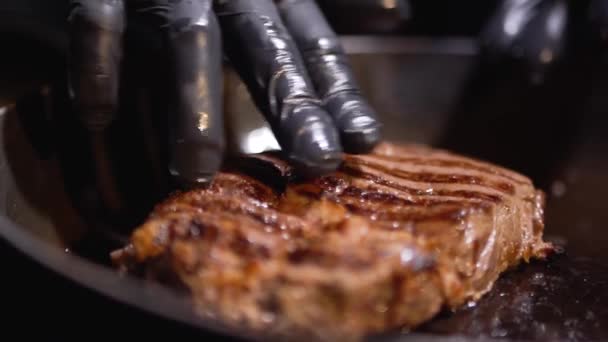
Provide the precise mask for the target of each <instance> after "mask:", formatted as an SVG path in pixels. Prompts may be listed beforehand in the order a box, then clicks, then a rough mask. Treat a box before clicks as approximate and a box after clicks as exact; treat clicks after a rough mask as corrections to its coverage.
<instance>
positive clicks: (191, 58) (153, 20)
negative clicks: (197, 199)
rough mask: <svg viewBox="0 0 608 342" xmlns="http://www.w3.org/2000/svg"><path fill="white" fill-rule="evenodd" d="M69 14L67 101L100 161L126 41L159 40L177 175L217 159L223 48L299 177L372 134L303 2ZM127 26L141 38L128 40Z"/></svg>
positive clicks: (136, 4) (131, 4) (109, 0)
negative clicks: (167, 77) (69, 96)
mask: <svg viewBox="0 0 608 342" xmlns="http://www.w3.org/2000/svg"><path fill="white" fill-rule="evenodd" d="M69 22H70V64H69V72H70V83H71V89H72V92H73V95H74V103H75V105H76V108H77V111H78V112H79V113H80V116H81V118H82V122H83V123H84V124H85V126H86V127H87V129H88V130H89V131H90V133H91V135H92V136H93V141H94V145H95V146H97V147H96V148H95V151H96V152H95V153H97V154H99V155H100V157H99V160H100V164H104V161H103V160H105V157H104V156H103V154H104V145H105V144H106V143H107V142H104V141H103V140H104V130H105V129H106V128H107V127H108V125H110V123H111V122H112V121H113V120H114V118H115V115H116V112H117V107H118V105H119V102H120V101H119V100H120V99H119V94H120V91H119V90H120V86H121V84H120V75H121V72H122V71H123V70H122V69H121V68H122V67H123V57H124V51H126V49H129V46H128V44H133V43H134V44H139V43H141V44H157V43H158V42H160V43H158V44H162V46H163V49H164V51H167V52H168V56H169V57H170V58H168V59H167V61H168V63H170V69H171V70H172V75H173V77H172V78H171V79H170V80H169V82H170V85H171V87H170V88H168V89H172V91H170V92H169V94H167V96H170V98H171V101H170V103H172V107H171V109H170V113H169V118H170V120H169V130H170V137H171V138H170V142H169V143H170V146H171V148H170V151H171V156H170V160H171V161H170V170H171V173H172V174H173V175H174V176H175V177H176V178H177V179H179V180H181V181H183V182H185V183H189V184H192V183H204V182H207V181H208V180H209V179H210V178H212V177H213V175H214V173H215V172H216V171H217V170H218V168H219V167H220V165H221V161H222V155H223V152H224V134H223V128H224V127H223V120H222V106H221V101H222V99H221V67H222V64H221V57H222V51H225V53H226V55H227V57H228V59H229V60H230V62H231V63H232V64H233V65H234V66H235V68H236V70H237V71H238V72H239V74H240V76H241V78H242V79H243V81H244V82H245V84H246V85H247V87H248V89H249V91H250V93H251V95H252V97H253V99H254V101H255V103H256V104H257V106H258V107H259V108H260V110H261V112H262V113H263V114H265V116H266V118H267V120H268V121H269V123H270V125H271V126H272V128H273V130H274V132H275V135H276V137H277V139H278V141H279V143H280V145H281V149H282V151H283V152H284V153H285V156H286V157H288V158H289V159H290V160H291V161H292V162H293V163H294V164H295V165H296V166H297V167H298V170H299V171H300V172H301V173H302V174H304V175H306V176H315V175H319V174H323V173H325V172H329V171H332V170H334V169H336V167H337V166H338V165H339V163H340V162H341V153H342V152H343V151H346V152H351V153H363V152H367V151H369V150H370V149H371V148H372V147H373V146H375V145H376V144H377V143H378V141H379V140H380V123H379V122H378V120H377V118H376V115H375V113H374V111H373V109H372V108H370V106H369V105H368V104H367V102H366V101H365V99H364V98H363V97H362V96H361V94H360V91H359V88H358V86H357V84H356V83H355V80H354V78H353V75H352V71H351V68H350V66H349V65H348V63H347V61H346V57H345V55H344V52H343V50H342V48H341V47H340V44H339V42H338V39H337V37H336V35H335V34H334V33H333V32H332V30H331V29H330V26H329V25H328V23H327V22H326V20H325V19H324V17H323V15H322V13H321V11H320V10H319V8H318V7H317V5H316V3H315V2H314V1H312V0H299V1H298V0H284V1H278V2H277V3H276V4H275V3H273V2H272V1H271V0H218V1H215V2H214V3H213V4H212V1H211V0H72V1H71V8H70V16H69ZM218 23H219V25H218ZM142 27H145V28H142ZM131 28H133V30H134V31H138V32H145V34H141V33H137V34H135V35H134V37H135V39H132V40H131V39H129V40H127V39H125V37H126V36H127V35H126V33H127V32H129V30H130V29H131ZM220 28H221V36H220ZM157 38H158V39H157ZM222 38H223V39H222ZM127 43H128V44H127ZM222 45H223V46H222ZM223 48H224V49H223ZM139 58H144V59H145V56H144V57H141V56H140V57H139ZM142 62H143V61H142ZM149 72H150V73H154V72H156V71H155V70H149ZM96 158H97V157H96ZM101 169H103V167H101Z"/></svg>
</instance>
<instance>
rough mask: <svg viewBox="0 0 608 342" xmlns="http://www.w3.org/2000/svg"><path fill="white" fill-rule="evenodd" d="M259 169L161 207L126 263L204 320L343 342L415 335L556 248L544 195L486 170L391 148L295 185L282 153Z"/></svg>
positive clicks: (444, 156) (435, 154) (226, 176)
mask: <svg viewBox="0 0 608 342" xmlns="http://www.w3.org/2000/svg"><path fill="white" fill-rule="evenodd" d="M248 161H249V162H250V163H248V164H247V163H246V164H242V165H241V166H240V168H239V169H238V170H239V172H232V171H225V172H222V173H220V174H219V175H218V176H217V178H216V180H215V181H214V182H213V184H212V185H211V186H210V187H209V188H207V189H201V190H195V191H191V192H187V193H181V194H177V195H175V196H173V197H172V198H170V199H168V200H167V201H166V202H164V203H162V204H160V205H159V206H158V207H157V208H156V209H155V210H154V212H153V213H152V214H151V216H150V217H149V219H148V220H147V221H146V222H145V223H144V224H143V225H142V226H141V227H139V228H138V229H136V230H135V232H134V233H133V235H132V239H131V244H130V245H129V246H127V247H126V248H125V249H122V250H120V251H117V252H115V253H114V254H113V258H114V260H115V261H116V262H117V264H119V265H122V266H123V267H124V268H125V269H127V270H132V269H133V268H134V267H139V268H143V269H144V270H146V271H147V273H148V276H150V277H155V278H156V279H159V280H162V279H178V280H179V282H180V283H181V284H182V285H185V288H186V289H188V290H189V292H190V293H191V296H192V298H193V301H194V303H195V304H194V307H195V308H196V310H197V311H198V312H199V313H200V314H203V315H209V314H210V315H213V316H215V317H220V318H221V319H223V320H225V321H227V322H231V323H234V324H243V325H245V326H247V327H249V328H253V329H260V330H263V331H266V332H268V331H277V332H296V331H297V332H300V333H310V334H314V336H315V337H331V338H336V337H337V336H339V337H340V338H344V337H359V336H362V335H365V334H369V333H376V332H383V331H386V330H387V329H393V328H398V327H415V326H417V325H419V324H420V323H422V322H425V321H427V320H429V319H431V318H432V317H433V316H434V315H435V314H437V313H438V311H439V310H440V309H441V308H442V307H449V308H455V307H458V306H460V305H462V304H463V303H465V302H467V301H470V300H476V299H478V298H479V297H480V296H482V295H483V294H484V293H486V292H487V291H489V290H490V289H491V287H492V285H493V283H494V281H495V280H496V279H497V277H498V276H499V275H500V273H501V272H503V271H505V270H507V269H508V268H509V267H512V266H514V265H517V264H519V263H521V262H522V261H523V262H527V261H528V260H530V259H531V258H543V257H545V256H546V255H547V253H548V252H549V251H551V249H552V246H551V245H550V244H548V243H545V242H544V241H543V239H542V233H543V207H544V198H543V194H542V193H541V192H540V191H538V190H536V189H535V188H534V186H533V184H532V183H531V181H530V180H529V179H527V178H526V177H524V176H522V175H520V174H518V173H515V172H513V171H510V170H506V169H504V168H500V167H497V166H495V165H491V164H488V163H485V162H481V161H477V160H473V159H470V158H465V157H462V156H458V155H454V154H452V153H449V152H446V151H441V150H435V149H430V148H427V147H423V146H413V145H407V146H401V145H394V144H389V143H384V144H382V145H380V146H378V147H377V148H376V149H375V151H373V153H370V154H368V155H346V156H345V161H344V163H343V165H342V166H341V168H340V169H339V171H338V172H336V173H334V174H331V175H328V176H324V177H320V178H318V179H314V180H307V181H297V180H289V167H288V166H287V165H285V164H284V163H282V162H281V161H279V160H276V159H274V158H272V157H268V156H257V157H251V159H248ZM247 165H249V166H252V165H257V166H258V168H253V167H248V166H247ZM253 170H256V171H253ZM246 171H248V172H246ZM281 183H283V184H282V186H281ZM266 184H273V186H272V187H271V186H268V185H266Z"/></svg>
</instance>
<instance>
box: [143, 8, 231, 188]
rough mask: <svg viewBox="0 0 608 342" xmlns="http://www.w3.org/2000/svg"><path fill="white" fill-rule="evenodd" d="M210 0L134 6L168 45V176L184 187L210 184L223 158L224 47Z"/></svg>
mask: <svg viewBox="0 0 608 342" xmlns="http://www.w3.org/2000/svg"><path fill="white" fill-rule="evenodd" d="M211 1H212V0H198V1H171V0H134V1H133V5H134V10H133V11H134V13H135V14H134V16H135V17H136V19H135V20H136V21H137V22H139V23H143V24H142V25H151V26H157V27H158V28H159V29H160V31H159V32H160V34H161V35H163V39H162V40H163V41H164V42H165V43H166V46H165V48H166V52H167V56H168V59H167V61H168V63H169V64H170V65H169V66H168V73H169V75H170V76H169V83H170V84H169V85H167V87H164V88H165V89H167V90H168V94H166V95H167V96H168V98H169V101H168V102H169V104H170V105H169V113H168V116H169V118H168V123H169V153H170V156H169V157H170V161H169V163H170V165H169V171H170V173H171V175H172V176H173V177H174V179H175V180H176V181H177V182H178V183H179V185H180V186H183V187H191V186H195V185H200V184H206V183H208V182H209V181H210V180H211V179H212V178H213V176H214V175H215V173H216V172H217V171H218V170H219V168H220V167H221V163H222V159H223V153H224V124H223V117H222V106H221V100H222V95H221V76H222V75H221V72H222V64H221V57H222V47H221V36H220V32H219V26H218V23H217V20H216V18H215V14H214V13H213V8H212V3H211ZM144 32H145V30H144ZM138 39H139V38H138ZM141 39H149V37H148V38H146V37H141ZM149 72H151V73H153V72H155V70H149Z"/></svg>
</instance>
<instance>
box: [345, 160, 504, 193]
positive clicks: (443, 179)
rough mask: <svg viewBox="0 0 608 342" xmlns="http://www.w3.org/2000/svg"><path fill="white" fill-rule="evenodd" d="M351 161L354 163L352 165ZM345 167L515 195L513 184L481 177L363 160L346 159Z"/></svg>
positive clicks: (407, 178) (418, 180) (416, 180)
mask: <svg viewBox="0 0 608 342" xmlns="http://www.w3.org/2000/svg"><path fill="white" fill-rule="evenodd" d="M353 161H356V162H355V163H353ZM346 164H347V165H352V164H354V165H363V166H366V167H369V168H371V169H374V170H377V171H379V172H382V173H384V174H387V175H391V176H394V177H398V178H401V179H405V180H411V181H414V182H418V183H438V184H463V185H478V186H482V187H486V188H490V189H494V190H497V191H500V192H502V193H504V194H507V195H514V194H515V187H514V186H513V184H509V183H505V182H490V181H488V180H486V179H484V178H482V177H477V176H471V175H462V174H451V175H445V174H438V173H430V172H419V173H418V172H409V171H404V170H399V169H394V168H389V167H385V166H382V165H380V164H378V163H374V162H371V161H369V160H365V159H363V158H356V157H348V158H346Z"/></svg>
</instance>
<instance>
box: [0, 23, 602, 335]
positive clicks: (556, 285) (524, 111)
mask: <svg viewBox="0 0 608 342" xmlns="http://www.w3.org/2000/svg"><path fill="white" fill-rule="evenodd" d="M58 32H59V31H58ZM56 37H58V39H57V40H55V42H57V44H58V45H56V46H58V50H57V51H61V44H62V43H61V41H62V40H61V34H60V32H59V33H58V35H57V36H56ZM343 39H344V43H345V46H346V49H347V51H348V52H349V53H350V54H351V56H352V61H353V64H354V67H355V70H356V73H357V76H358V78H359V79H360V81H361V84H362V87H363V90H364V92H365V93H366V95H367V96H368V98H369V99H370V101H371V102H372V104H373V105H374V106H375V107H376V108H377V109H378V110H379V112H380V114H381V116H382V118H383V120H384V121H385V122H386V123H387V125H386V126H387V127H388V129H387V132H386V134H387V138H388V139H390V140H394V141H416V142H422V143H429V144H432V145H436V146H441V147H446V148H450V149H453V150H455V151H457V152H461V153H466V154H470V155H475V156H478V157H483V158H485V159H487V160H490V161H493V162H497V163H500V164H503V165H505V166H508V167H512V168H514V169H517V170H519V171H521V172H525V173H526V174H528V175H530V176H531V177H532V178H533V179H534V181H535V182H536V183H537V184H538V185H539V186H541V187H542V188H543V189H545V190H546V191H547V193H548V194H549V207H548V210H547V234H548V237H549V238H550V239H553V240H555V241H557V242H558V243H560V244H564V245H565V248H564V249H565V251H566V252H565V253H561V254H559V255H557V256H555V257H553V258H552V259H550V260H548V261H546V262H533V263H531V264H529V265H524V266H522V267H520V268H518V269H515V270H512V271H510V272H509V273H507V274H505V275H504V276H503V277H501V279H500V280H499V281H498V282H497V284H496V286H495V288H494V290H493V291H492V292H490V293H489V294H488V295H487V296H486V297H484V298H483V299H482V300H481V301H480V302H479V303H475V304H473V303H471V304H470V305H467V306H465V307H464V308H462V309H461V310H458V311H456V312H445V313H442V314H440V315H439V316H438V317H436V319H434V320H433V321H431V322H429V323H428V324H426V325H425V326H423V327H421V328H419V329H417V330H416V331H414V332H392V333H390V334H387V335H384V336H374V337H371V338H370V339H371V340H413V341H417V340H421V341H422V340H424V341H428V340H436V341H460V340H469V339H477V340H493V339H501V340H505V339H507V340H527V339H541V340H561V339H564V340H593V339H597V340H602V339H606V338H608V309H607V308H608V295H607V291H605V289H606V287H607V286H608V272H607V271H608V267H607V265H608V264H607V263H606V256H607V255H606V254H605V253H606V252H605V249H604V246H605V244H604V243H605V242H607V241H608V240H607V239H608V234H607V233H606V231H605V230H604V229H602V228H604V226H603V225H602V223H604V222H606V219H607V218H606V213H605V210H603V208H602V205H601V204H595V205H594V204H593V203H601V200H600V199H601V195H602V194H604V193H605V190H607V187H608V182H607V181H606V179H605V177H602V175H604V174H606V173H605V172H606V171H608V161H607V159H606V157H605V155H604V153H603V151H604V149H603V148H605V147H606V146H607V145H608V143H607V142H606V138H605V137H604V134H603V131H602V130H601V129H600V128H601V127H604V128H605V127H608V126H607V125H605V124H606V118H605V116H603V115H600V114H601V111H600V110H598V108H608V105H607V104H606V103H605V100H604V102H602V100H603V97H602V96H601V92H599V91H598V89H601V88H602V86H604V85H603V83H602V82H603V80H604V77H603V76H605V75H606V73H605V72H603V70H604V69H603V68H602V67H601V65H599V64H590V63H586V64H582V63H580V60H575V61H573V62H572V65H571V66H570V68H565V70H567V71H565V72H563V73H562V74H559V76H556V79H555V80H553V81H554V82H552V83H551V85H548V86H544V87H542V86H541V87H539V86H530V85H528V84H527V83H525V81H524V80H525V77H518V76H517V75H518V73H517V72H518V69H517V67H516V66H512V65H507V66H502V68H501V69H499V70H502V71H501V72H496V69H491V71H488V69H485V67H484V66H483V65H480V64H478V61H477V49H476V46H475V43H474V41H472V40H469V39H442V40H434V39H433V40H428V39H420V38H402V37H401V38H396V37H392V38H380V37H344V38H343ZM34 40H36V39H34ZM49 56H50V55H49ZM58 60H60V59H58ZM58 63H59V62H58ZM581 65H584V68H582V69H581V67H580V66H581ZM54 67H55V69H59V70H61V64H60V63H59V64H57V65H54ZM43 69H44V70H47V69H45V68H43ZM55 69H52V70H51V71H50V72H48V73H44V74H37V75H29V76H30V77H29V79H28V80H27V81H28V82H27V83H26V84H27V85H28V86H27V87H23V88H20V89H24V90H23V91H20V92H19V93H18V94H14V93H13V94H11V96H10V97H6V96H5V101H4V104H3V107H2V109H0V237H1V239H0V240H1V241H2V244H0V247H1V248H0V252H1V253H8V254H6V255H9V256H10V258H14V259H13V263H15V264H16V265H19V266H13V267H14V268H13V269H14V270H15V273H16V272H26V268H25V266H23V268H22V266H21V265H28V266H27V267H28V268H31V269H35V270H36V271H35V272H46V273H50V274H53V275H54V276H53V277H52V278H51V279H53V281H54V282H57V283H60V284H61V285H59V287H66V288H68V289H70V290H69V291H73V293H63V292H58V293H61V294H62V295H66V296H74V297H73V298H86V300H88V302H87V303H98V302H99V301H104V303H105V306H104V309H103V310H105V311H104V314H102V315H101V316H102V317H104V318H103V319H105V320H108V321H112V320H111V318H110V317H112V316H113V315H118V313H119V312H125V311H124V310H128V311H127V312H128V313H127V314H125V316H119V317H121V318H120V319H115V320H113V321H112V322H113V323H115V324H119V321H121V320H128V323H129V324H128V325H124V322H123V325H122V327H123V329H126V328H127V327H128V328H132V329H134V330H137V333H138V334H139V333H143V331H147V332H149V333H151V334H155V333H158V332H159V331H165V332H166V331H170V332H171V333H174V334H177V332H182V333H183V332H186V331H187V332H188V334H191V335H189V336H207V337H215V338H220V337H223V338H234V339H241V338H246V339H254V340H255V339H261V340H263V339H264V338H265V336H259V335H256V334H254V333H252V332H250V331H244V330H242V329H239V328H235V327H229V326H225V325H223V324H222V322H219V321H217V320H213V319H211V318H204V319H203V318H201V317H198V316H196V315H194V314H193V313H192V310H191V305H190V302H189V300H188V298H187V297H185V296H184V295H183V294H181V293H179V292H177V291H175V290H173V289H169V288H165V287H162V286H160V285H155V284H150V283H147V282H145V281H142V280H140V279H137V278H132V277H125V276H121V275H119V274H118V273H117V272H116V270H114V269H113V268H112V267H110V265H109V263H108V252H109V251H110V250H112V248H115V247H117V246H118V245H119V243H120V240H121V237H123V236H124V231H121V230H118V229H113V227H107V224H106V223H103V220H101V218H99V217H97V218H96V217H95V216H94V215H92V214H91V212H88V211H87V210H86V205H83V203H86V202H87V200H88V199H89V197H94V196H95V195H94V194H91V192H90V189H88V188H87V186H86V185H87V183H86V177H84V176H83V177H81V178H82V179H79V180H76V181H75V180H74V179H72V178H74V177H75V176H74V175H75V174H77V173H78V172H81V173H83V174H86V172H87V169H86V167H85V166H82V165H80V164H78V163H76V164H75V165H70V164H69V163H67V164H66V159H65V155H64V154H62V153H63V152H62V148H64V147H65V145H66V140H67V141H68V143H71V144H73V145H77V143H75V141H77V140H74V141H72V140H69V139H67V138H66V137H69V138H70V139H71V138H74V136H70V135H69V134H63V132H61V129H62V128H61V127H58V126H53V125H54V124H53V122H54V121H53V120H52V119H49V118H56V117H64V116H65V113H66V112H69V108H68V106H66V104H65V101H64V96H63V95H65V94H62V91H61V89H62V85H63V83H62V79H61V76H60V75H58V74H56V73H54V72H53V70H55ZM47 71H48V70H47ZM17 74H19V73H17ZM22 75H25V74H22ZM41 75H44V77H40V76H41ZM590 75H594V76H595V77H590V78H588V77H589V76H590ZM226 76H227V80H228V82H227V88H226V98H227V102H226V103H227V106H226V108H227V109H226V112H227V115H228V119H229V120H228V121H229V122H231V123H232V125H231V126H232V127H231V129H230V130H229V132H230V134H231V137H230V139H229V140H230V141H232V142H233V143H232V145H231V146H232V148H233V149H235V150H239V151H241V152H243V151H244V152H251V151H250V150H249V148H250V147H251V146H252V144H251V143H250V141H251V139H252V138H254V137H257V138H258V139H260V137H262V138H264V139H267V144H266V145H267V146H273V137H272V135H271V134H268V131H267V129H268V128H267V126H266V125H264V123H263V121H262V120H261V116H260V115H259V113H257V111H256V110H255V108H253V106H252V104H251V102H250V101H249V100H248V97H247V95H246V93H245V90H244V87H243V86H242V84H240V83H239V82H238V80H236V79H235V78H234V75H233V74H232V73H231V72H230V71H227V74H226ZM32 79H34V80H36V81H37V82H30V81H31V80H32ZM41 79H42V80H41ZM437 79H440V80H442V82H440V83H438V82H436V80H437ZM581 79H587V81H586V82H581ZM605 79H608V78H605ZM589 80H593V81H589ZM13 81H14V82H17V81H18V78H14V80H13ZM20 81H23V80H20ZM572 82H579V83H576V84H579V85H580V87H579V88H581V89H576V90H572V89H571V88H570V87H569V86H568V85H569V84H572ZM22 83H23V82H22ZM13 84H17V83H13ZM5 88H6V85H5ZM489 89H494V90H495V91H490V90H489ZM566 94H567V96H566ZM560 95H561V96H560ZM7 98H8V100H7ZM62 113H63V114H62ZM243 113H249V115H245V116H244V115H242V114H243ZM251 113H253V114H251ZM574 113H578V115H574ZM581 113H582V114H581ZM62 115H63V116H62ZM236 117H238V118H239V120H234V118H236ZM244 117H245V118H247V120H243V118H244ZM522 118H523V119H522ZM548 118H551V119H552V121H551V122H552V123H551V128H552V130H550V131H548V130H545V133H546V136H545V138H544V139H542V140H540V141H539V137H538V130H539V129H542V128H543V125H545V126H546V125H547V124H546V123H547V120H548ZM521 120H524V121H526V122H527V123H528V125H527V126H521V125H518V124H514V123H513V122H516V123H521ZM41 127H43V128H44V129H41ZM46 130H51V132H45V131H46ZM55 130H57V131H55ZM252 132H257V133H256V134H255V135H252V134H251V133H252ZM261 132H266V133H264V134H261ZM514 132H517V139H516V140H517V141H516V142H514V143H510V144H509V147H508V148H507V147H505V146H504V145H505V143H504V142H505V141H509V142H512V141H514V139H513V138H511V139H508V135H509V134H510V135H511V136H513V134H514ZM58 137H59V138H58ZM61 137H63V139H62V138H61ZM475 137H477V138H476V139H475ZM556 137H560V138H561V139H560V140H559V141H557V140H556ZM74 139H76V138H74ZM258 141H259V140H258ZM479 141H483V142H484V143H483V144H480V143H479ZM556 149H557V150H558V152H556V151H555V150H556ZM74 153H77V152H74ZM68 156H69V154H68ZM70 167H71V168H72V169H71V170H70V169H69V168H70ZM75 169H76V170H77V171H78V172H74V170H75ZM76 178H78V177H76ZM83 179H84V181H83ZM593 196H596V197H595V200H594V197H593ZM581 198H583V199H585V202H581ZM97 219H99V220H97ZM108 232H114V233H115V234H108ZM5 251H6V252H5ZM19 260H22V261H19ZM23 260H25V261H23ZM9 269H10V268H9ZM35 272H34V273H35ZM45 279H46V278H45ZM17 287H19V286H16V288H17ZM48 287H49V288H52V286H51V285H50V284H48ZM77 289H79V290H77ZM78 291H85V292H86V294H87V295H86V296H85V297H80V296H78V295H76V293H78ZM34 292H35V291H34ZM21 293H23V292H21ZM31 295H32V294H31ZM43 297H44V296H43ZM35 298H40V297H35ZM75 300H76V301H77V300H78V299H75ZM70 301H71V299H70V298H63V299H61V301H59V303H62V302H65V304H64V305H70V304H69V303H70ZM53 303H58V302H53ZM91 305H92V304H91ZM77 307H78V308H79V309H85V310H87V309H88V310H90V311H87V312H86V314H87V315H91V317H97V316H95V315H94V314H93V311H95V310H98V308H97V307H89V306H88V305H87V304H86V303H83V304H82V305H81V306H77ZM125 308H128V309H125ZM50 310H52V309H50ZM56 314H57V315H59V313H56ZM77 316H79V315H78V314H75V315H72V316H70V317H77ZM142 317H144V318H142ZM28 318H29V319H32V318H31V316H28ZM134 322H140V325H135V323H134ZM142 322H143V323H142ZM151 322H154V323H151ZM161 322H162V323H161ZM161 327H162V328H161ZM168 327H171V328H168ZM162 329H165V330H162ZM174 336H175V335H174Z"/></svg>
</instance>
